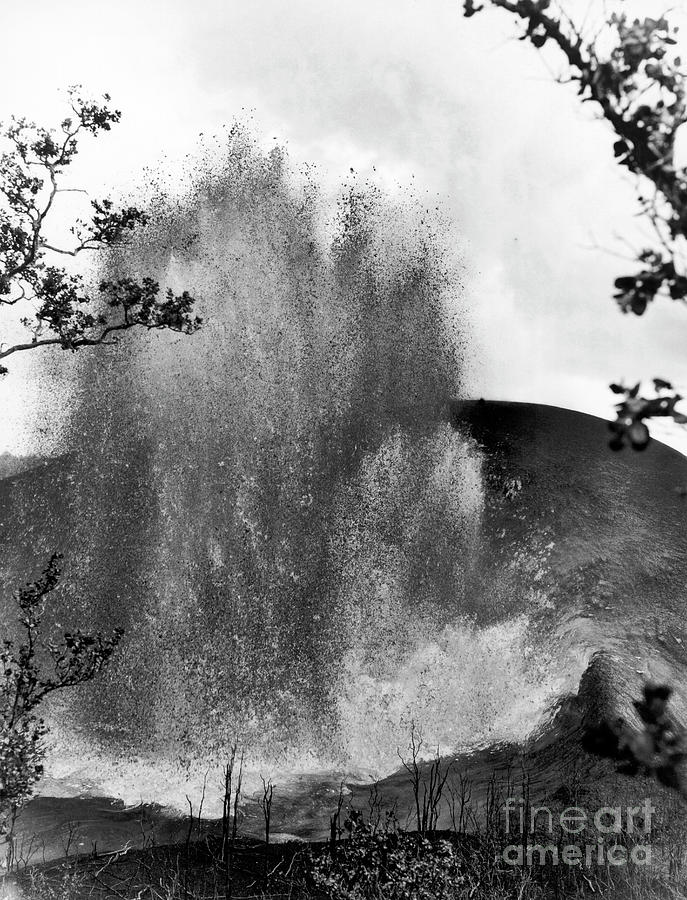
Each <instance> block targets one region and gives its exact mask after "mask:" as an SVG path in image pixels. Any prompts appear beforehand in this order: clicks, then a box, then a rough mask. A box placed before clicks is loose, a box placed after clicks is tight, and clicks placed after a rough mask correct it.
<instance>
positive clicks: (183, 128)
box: [0, 0, 687, 450]
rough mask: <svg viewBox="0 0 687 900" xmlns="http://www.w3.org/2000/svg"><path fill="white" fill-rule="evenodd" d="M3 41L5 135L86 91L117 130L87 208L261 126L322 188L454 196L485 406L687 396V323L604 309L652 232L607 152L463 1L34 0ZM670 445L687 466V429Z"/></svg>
mask: <svg viewBox="0 0 687 900" xmlns="http://www.w3.org/2000/svg"><path fill="white" fill-rule="evenodd" d="M592 2H593V3H594V2H600V0H592ZM571 5H572V8H573V9H574V8H575V7H578V8H580V9H583V6H586V5H587V4H586V2H585V3H584V5H583V4H582V3H581V2H579V0H573V2H572V4H571ZM636 5H639V6H640V8H641V10H642V12H643V13H644V14H652V13H659V12H661V11H662V7H661V6H660V5H659V4H658V3H655V2H654V0H643V2H641V3H638V4H636ZM0 33H2V35H3V38H4V40H3V53H2V54H1V55H0V116H2V117H6V116H7V115H8V114H9V113H11V112H17V113H21V114H26V115H28V116H30V117H33V118H36V119H37V120H38V121H41V122H49V121H55V122H57V121H59V118H60V117H61V115H62V112H63V107H62V106H61V105H60V95H59V90H60V89H63V88H65V87H66V86H67V85H69V84H72V83H75V82H79V83H82V84H83V85H84V86H85V88H86V90H87V92H88V93H91V94H98V93H102V92H104V91H109V93H110V94H112V97H113V101H114V103H115V104H116V106H117V107H118V108H120V109H121V110H122V111H123V114H124V118H123V122H122V124H121V125H120V126H118V127H117V128H116V129H115V130H114V131H113V132H112V133H111V135H109V136H105V137H103V138H101V139H100V140H99V141H98V142H97V144H94V145H92V147H91V148H90V149H88V150H85V151H84V154H83V156H82V158H81V159H82V165H83V168H82V170H81V172H82V174H83V183H84V184H87V185H89V186H96V187H97V186H98V182H102V183H104V184H106V185H109V186H111V187H112V188H114V189H115V190H116V189H117V188H122V187H128V186H130V185H131V184H134V183H135V182H136V180H137V179H138V178H140V173H141V169H142V168H143V166H146V165H148V166H152V167H159V166H163V167H164V166H169V165H173V160H175V159H179V158H181V157H183V155H184V154H185V153H187V152H192V151H193V148H194V147H195V146H196V143H197V140H198V134H199V133H200V132H203V133H205V134H212V133H214V132H216V131H217V130H219V129H220V128H221V127H222V125H224V124H226V123H230V122H231V121H232V119H233V118H234V117H235V116H244V117H245V116H247V115H251V116H252V118H253V121H254V123H255V126H256V128H257V129H258V130H259V132H260V133H261V134H262V135H264V136H265V138H266V139H271V138H272V137H276V138H278V139H279V140H280V141H285V142H286V143H287V144H288V147H289V149H290V153H291V156H292V159H293V160H294V161H295V162H296V163H300V162H308V163H314V164H315V165H316V166H317V167H318V170H319V171H320V175H321V178H322V180H323V181H324V182H325V183H326V184H327V185H330V186H331V185H334V184H336V183H338V182H339V181H340V180H343V179H344V178H345V177H346V176H347V175H348V173H349V169H350V168H351V167H353V168H354V169H356V171H357V172H358V173H360V175H362V176H363V177H364V176H366V175H371V176H372V177H373V178H374V179H376V180H378V181H381V182H382V183H383V184H385V185H387V186H389V187H392V188H393V185H395V184H396V183H398V182H408V181H410V180H411V179H412V181H413V184H414V185H415V189H416V191H417V192H418V193H419V194H421V193H422V192H424V191H429V192H430V194H431V195H432V196H435V195H438V200H439V205H440V206H441V207H442V209H443V211H444V212H445V214H446V216H447V217H448V218H449V219H450V220H451V221H452V222H453V223H454V227H455V235H456V237H455V240H456V243H457V244H459V245H460V246H465V247H466V250H465V253H466V262H467V264H468V281H467V301H468V308H469V311H470V313H469V314H470V318H471V323H472V333H473V351H474V352H473V355H472V359H471V365H470V371H469V388H470V390H471V392H472V393H474V394H475V395H477V396H480V395H483V396H486V397H491V398H501V399H514V400H531V401H540V402H545V403H553V404H557V405H561V406H569V407H572V408H576V409H581V410H585V411H588V412H593V413H596V414H600V415H605V414H606V413H607V411H608V409H609V401H610V393H609V392H608V390H607V388H606V386H607V384H608V382H609V381H610V380H619V379H621V378H626V379H630V378H635V377H637V378H638V377H644V378H650V377H653V376H660V377H663V378H668V379H670V380H672V381H673V382H674V383H675V384H676V385H677V386H678V387H679V388H682V389H683V390H684V393H685V394H686V395H687V363H686V361H685V354H684V338H685V333H686V330H687V311H686V310H684V309H682V308H679V307H678V306H677V305H674V306H671V304H670V303H667V302H666V303H663V304H661V305H659V306H656V308H655V309H650V310H649V313H648V314H647V315H646V316H645V317H644V318H642V319H637V318H636V317H629V316H623V315H621V314H620V313H619V312H618V310H617V309H616V307H615V305H614V304H613V302H612V301H611V299H610V295H611V287H612V281H613V278H614V277H616V276H617V275H618V274H628V271H632V268H631V264H630V268H629V269H628V266H627V264H625V263H623V261H622V260H619V259H618V258H616V257H615V256H613V255H611V254H610V253H607V252H604V251H603V250H601V249H598V248H599V247H608V246H613V247H615V248H618V244H617V242H616V241H614V235H617V234H620V235H627V236H628V237H629V238H630V239H632V238H633V237H635V234H636V233H635V231H634V230H633V229H635V228H636V227H637V226H636V224H634V223H633V221H632V216H633V213H634V212H635V210H636V207H635V203H634V189H633V185H632V183H631V182H630V180H629V179H627V178H626V177H624V176H623V175H622V174H621V172H620V171H619V169H618V168H617V166H616V165H615V164H614V162H613V157H612V150H611V145H612V142H613V138H612V136H611V134H610V132H609V131H608V129H607V128H606V127H605V126H604V125H603V124H602V123H599V122H596V121H594V119H593V116H592V112H591V109H582V108H581V106H580V104H579V102H578V101H577V100H576V97H575V95H574V94H573V93H571V92H570V91H569V90H568V89H566V88H563V87H561V86H560V85H557V84H555V83H553V81H552V78H551V75H550V72H549V71H548V70H547V68H546V66H545V65H544V63H543V61H542V59H541V58H540V57H539V55H538V54H537V53H536V52H535V51H534V50H533V49H532V48H531V47H530V46H529V45H526V44H524V43H520V42H519V41H517V40H514V39H513V38H514V35H515V34H516V29H515V26H514V25H513V23H512V21H511V20H510V18H509V17H508V16H506V15H504V14H500V13H498V12H492V13H488V14H482V15H479V16H475V17H474V18H473V19H471V20H469V21H468V20H465V19H464V18H462V16H461V4H460V3H459V2H457V0H451V2H449V0H346V2H344V0H330V2H322V0H261V2H255V3H248V2H246V0H194V2H190V0H146V2H144V3H143V2H140V0H117V2H113V0H108V2H101V3H97V4H94V3H92V2H90V0H89V2H87V0H61V2H59V3H55V2H54V0H32V2H31V3H25V4H18V3H3V4H1V5H0ZM29 51H30V52H29ZM163 157H166V158H167V160H168V161H167V162H162V158H163ZM169 160H172V163H170V162H169ZM373 170H374V171H373ZM594 245H596V248H595V246H594ZM30 369H31V366H30V362H29V361H28V360H26V361H22V362H20V363H14V364H13V367H12V374H11V375H10V376H9V377H8V378H6V379H5V382H4V384H3V385H2V386H0V403H1V404H2V410H3V413H4V416H3V419H4V421H3V422H2V424H1V425H0V450H2V449H3V448H5V447H8V448H14V449H22V448H25V447H26V437H25V428H24V422H25V421H26V419H27V417H30V416H31V411H32V410H33V409H35V407H36V403H37V402H44V400H45V397H44V396H43V397H41V396H40V394H39V393H37V390H36V387H35V385H34V384H33V383H32V379H31V371H30ZM655 433H656V434H658V433H659V431H658V429H656V430H655ZM661 435H662V436H663V437H664V439H665V440H667V441H670V442H671V443H673V444H677V445H679V446H680V447H681V448H684V449H685V450H687V437H686V436H685V435H684V433H683V432H682V431H679V430H677V428H676V429H675V433H674V434H667V435H666V434H665V433H664V432H663V430H661Z"/></svg>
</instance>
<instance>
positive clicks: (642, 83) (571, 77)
mask: <svg viewBox="0 0 687 900" xmlns="http://www.w3.org/2000/svg"><path fill="white" fill-rule="evenodd" d="M617 5H618V9H619V8H620V6H619V4H617ZM487 7H496V8H499V9H503V10H506V11H507V12H509V13H512V14H513V15H515V16H516V17H517V18H518V21H519V22H521V23H523V25H524V32H523V33H522V35H521V39H522V40H528V41H529V42H530V43H531V44H532V45H533V46H534V47H536V48H537V49H538V50H542V48H544V47H545V45H552V46H554V47H556V48H558V50H559V51H561V52H562V54H563V57H564V59H565V63H566V73H565V75H564V76H562V77H561V78H560V80H561V81H563V82H565V83H573V84H576V86H577V90H578V94H579V96H580V98H581V100H582V101H583V102H585V103H592V104H593V105H594V106H595V107H596V109H597V110H599V112H600V114H601V116H602V118H604V119H605V120H606V121H607V122H608V123H609V124H610V125H611V127H612V128H613V130H614V132H615V135H616V138H617V139H616V141H615V144H614V154H615V158H616V160H617V162H618V163H619V164H620V165H621V166H622V167H624V168H625V169H627V170H628V171H629V172H631V173H632V175H633V176H635V177H636V179H637V192H638V199H639V204H640V211H641V214H642V215H643V216H644V218H645V219H646V221H648V223H649V224H650V226H651V229H652V231H653V234H654V239H655V240H654V245H653V246H651V247H645V248H643V249H641V250H639V251H638V252H636V253H635V259H636V262H637V264H638V269H637V270H636V271H635V272H633V273H632V274H629V275H624V276H621V277H619V278H617V279H616V281H615V293H614V299H615V300H616V302H617V303H618V306H619V307H620V309H621V310H622V311H623V312H624V313H628V312H632V313H634V314H635V315H638V316H641V315H643V314H644V312H645V311H646V309H647V307H648V305H649V303H651V302H652V301H653V300H654V299H656V297H659V296H663V297H667V298H670V299H672V300H676V301H679V302H681V303H685V302H687V168H686V167H684V166H676V164H675V141H676V135H677V133H678V130H679V129H680V128H681V127H682V126H685V128H687V125H686V124H685V123H687V80H686V77H685V74H684V72H683V71H682V69H681V66H682V60H681V59H680V57H679V56H678V55H676V53H675V45H676V40H675V34H676V33H677V28H673V27H671V26H670V24H669V22H668V20H667V18H666V17H665V16H661V17H660V18H656V19H654V18H650V17H646V18H644V19H639V18H634V19H631V18H630V17H629V16H628V15H627V14H626V13H625V12H612V13H611V14H610V15H608V16H607V18H606V21H605V22H604V23H603V25H602V27H601V30H600V31H597V32H596V33H594V34H591V35H590V36H588V37H587V36H585V35H584V34H583V30H584V29H583V28H582V27H581V28H578V27H577V26H576V25H575V24H574V23H573V22H572V21H571V20H570V18H569V17H568V16H567V15H566V14H565V13H563V12H562V11H556V8H555V7H554V6H553V4H552V0H484V2H483V3H481V5H477V3H476V2H475V0H464V4H463V9H464V14H465V16H466V17H468V18H469V17H471V16H474V15H475V14H477V13H479V12H481V11H482V10H484V9H485V8H487ZM602 33H604V34H605V36H608V37H610V38H611V40H610V49H608V50H605V51H604V50H600V49H599V48H600V47H602V46H603V43H602V42H600V41H599V38H600V36H601V34H602ZM659 380H660V379H659ZM623 390H624V389H623ZM673 412H674V409H673V407H672V406H671V407H670V408H668V407H667V406H666V397H665V396H661V397H659V398H658V399H656V400H650V401H649V400H645V399H644V400H643V399H642V398H638V397H637V395H636V394H635V395H634V396H630V395H629V394H628V396H627V398H626V401H625V403H624V404H623V406H622V408H620V410H619V415H618V419H617V422H615V423H612V427H613V428H614V430H615V436H614V438H613V440H612V442H611V446H612V447H613V448H614V449H620V448H621V447H622V446H623V445H624V443H625V437H629V438H630V444H631V446H632V447H634V448H635V449H642V448H643V447H645V446H646V444H647V443H648V440H649V435H648V429H647V428H646V425H645V423H644V421H643V420H644V419H647V418H651V417H652V416H657V415H673ZM673 418H675V420H676V421H682V420H683V417H680V418H676V416H674V415H673Z"/></svg>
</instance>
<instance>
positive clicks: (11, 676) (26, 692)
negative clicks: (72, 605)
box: [0, 554, 122, 863]
mask: <svg viewBox="0 0 687 900" xmlns="http://www.w3.org/2000/svg"><path fill="white" fill-rule="evenodd" d="M59 561H60V556H59V554H55V555H54V556H53V557H52V558H51V559H50V561H49V563H48V565H47V567H46V568H45V570H44V572H43V573H42V575H41V576H40V578H38V579H37V580H36V581H34V582H33V583H30V584H27V585H25V587H23V588H21V589H20V590H19V591H18V592H17V593H16V594H15V595H14V600H15V602H16V606H17V608H18V611H19V622H18V626H19V633H20V634H21V637H20V638H19V639H18V640H12V639H11V638H5V639H4V640H3V642H2V645H1V646H0V718H1V721H2V729H1V731H0V836H2V837H3V838H4V839H5V841H6V843H7V847H8V863H11V850H12V833H13V829H14V822H15V819H16V815H17V812H18V811H19V809H20V808H21V806H22V805H23V804H24V803H25V802H26V800H28V798H29V797H30V796H31V794H32V793H33V789H34V786H35V784H36V782H37V781H38V780H39V779H40V777H41V775H42V774H43V756H44V747H43V738H44V737H45V734H46V728H45V724H44V722H43V720H42V719H41V718H40V717H39V716H38V715H37V707H38V706H39V704H40V703H41V702H42V701H43V700H44V699H45V697H47V696H48V695H49V694H52V693H54V692H55V691H60V690H63V689H64V688H69V687H73V686H75V685H78V684H83V683H84V682H87V681H90V680H91V679H92V678H94V677H95V676H96V675H97V674H98V673H99V672H100V671H101V670H102V668H103V666H104V665H105V664H106V663H107V662H108V660H109V659H110V657H111V656H112V654H113V652H114V650H115V648H116V646H117V644H118V643H119V640H120V638H121V636H122V631H121V630H120V629H115V630H114V631H113V632H112V634H110V635H103V634H102V633H101V632H96V633H94V634H84V633H83V632H81V631H75V632H65V633H64V634H63V635H62V637H61V638H60V639H59V640H46V639H45V638H44V637H43V635H42V633H41V621H42V617H43V613H44V609H45V603H46V598H47V597H48V595H49V594H51V593H52V591H54V590H55V588H56V587H57V585H58V583H59V578H60V568H59Z"/></svg>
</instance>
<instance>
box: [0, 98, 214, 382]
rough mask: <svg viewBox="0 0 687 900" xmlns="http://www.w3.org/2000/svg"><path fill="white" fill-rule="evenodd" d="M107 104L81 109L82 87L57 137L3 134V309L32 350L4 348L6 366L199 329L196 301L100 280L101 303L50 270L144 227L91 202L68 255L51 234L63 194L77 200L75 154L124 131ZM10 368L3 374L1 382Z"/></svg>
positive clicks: (139, 217) (27, 125)
mask: <svg viewBox="0 0 687 900" xmlns="http://www.w3.org/2000/svg"><path fill="white" fill-rule="evenodd" d="M103 99H104V101H105V102H104V103H103V104H98V103H93V102H90V101H87V100H84V99H83V97H82V96H81V94H80V92H79V88H78V87H73V88H70V90H69V102H70V107H71V115H69V116H67V118H65V119H64V120H63V121H62V123H61V124H60V126H59V128H58V129H55V128H43V127H38V126H36V125H34V124H33V123H31V122H27V121H26V120H25V119H17V118H12V120H11V122H10V124H9V125H8V126H6V127H4V128H3V129H2V131H0V148H1V149H2V152H1V153H0V307H17V309H18V310H19V322H20V323H21V324H22V325H23V326H24V327H25V328H26V329H27V331H28V333H29V335H30V337H29V338H28V340H26V341H23V342H19V343H13V344H10V345H9V346H7V345H5V344H2V345H0V360H2V359H6V358H7V357H8V356H11V355H13V354H15V353H19V352H22V351H27V350H34V349H36V348H38V347H45V346H55V347H61V348H62V349H63V350H72V351H74V350H77V349H78V348H79V347H90V346H95V345H98V344H105V343H112V342H113V340H116V336H117V332H121V331H125V330H127V329H130V328H134V327H136V326H140V327H143V328H147V329H167V330H171V331H176V332H181V333H184V334H190V333H192V332H194V331H195V330H196V329H197V328H199V327H200V324H201V319H200V318H199V317H198V316H194V315H193V307H194V302H195V301H194V298H193V297H192V296H191V295H190V294H189V293H188V292H187V291H183V293H181V294H179V295H175V294H174V293H173V291H172V290H167V291H166V293H165V294H164V295H163V296H160V285H159V283H158V282H157V281H155V280H154V279H153V278H150V277H144V278H142V279H141V280H140V281H138V280H136V279H134V278H131V277H128V276H126V277H122V278H118V279H115V280H113V281H107V280H103V281H101V282H100V284H99V289H98V291H97V292H96V294H95V296H93V295H92V294H91V292H90V291H89V290H88V289H87V285H86V282H85V281H84V278H83V277H82V276H81V275H80V274H75V273H73V272H69V271H68V270H67V269H66V268H64V267H63V266H61V265H57V264H56V263H55V262H54V260H56V259H57V258H58V257H60V256H62V257H64V256H69V257H77V256H79V255H80V254H81V253H83V252H85V251H91V252H92V251H99V250H103V249H105V248H107V247H115V246H117V245H118V244H121V243H122V242H124V241H125V240H126V239H127V237H129V236H130V235H131V233H132V231H133V230H134V229H135V228H136V227H137V226H138V225H142V224H144V223H145V222H146V218H147V217H146V214H145V213H144V212H143V211H141V210H140V209H138V208H137V207H135V206H117V205H116V204H115V203H114V202H113V201H112V200H111V199H108V198H106V199H101V200H92V201H91V210H92V211H91V214H90V217H89V218H88V219H87V220H82V219H77V221H76V222H75V223H74V224H73V225H72V227H71V228H70V234H71V236H72V240H71V246H60V245H58V244H53V243H51V242H50V241H49V240H48V238H47V237H46V234H45V229H46V224H47V223H48V219H49V217H50V214H51V213H53V212H54V206H55V202H56V200H57V197H58V195H59V194H60V193H63V192H65V191H75V190H79V189H77V188H73V187H69V188H67V187H63V186H62V178H63V177H64V175H65V170H66V169H68V167H69V166H70V165H71V164H72V162H73V160H74V158H75V157H76V155H77V153H78V142H79V139H80V138H81V137H82V136H83V135H84V134H90V135H93V136H97V135H98V134H99V133H100V132H102V131H109V130H110V129H111V127H112V125H113V124H115V123H116V122H119V120H120V117H121V113H120V112H119V111H118V110H112V109H110V107H109V105H108V104H109V101H110V97H109V95H108V94H105V95H104V98H103ZM6 372H7V368H6V367H5V366H4V364H0V374H6Z"/></svg>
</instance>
